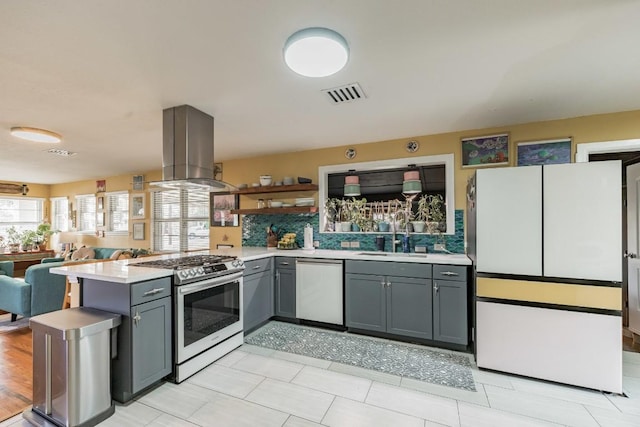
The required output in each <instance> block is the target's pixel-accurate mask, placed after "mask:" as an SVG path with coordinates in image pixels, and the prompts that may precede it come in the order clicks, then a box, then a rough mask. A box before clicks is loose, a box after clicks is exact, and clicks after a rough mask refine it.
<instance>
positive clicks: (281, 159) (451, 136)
mask: <svg viewBox="0 0 640 427" xmlns="http://www.w3.org/2000/svg"><path fill="white" fill-rule="evenodd" d="M504 132H508V133H509V139H510V144H511V147H510V156H509V157H510V160H511V164H512V165H514V164H515V148H516V143H517V142H521V141H531V140H543V139H552V138H559V137H568V136H570V137H572V138H573V151H574V153H575V148H576V144H578V143H584V142H602V141H615V140H622V139H636V138H640V110H637V111H629V112H621V113H612V114H602V115H594V116H585V117H577V118H571V119H562V120H552V121H546V122H535V123H527V124H521V125H511V126H502V127H496V128H488V129H472V130H465V131H459V132H450V133H444V134H437V135H424V136H417V137H411V136H407V137H405V138H401V139H394V140H388V141H379V142H369V143H362V144H358V145H345V146H339V147H332V148H324V149H317V150H307V151H297V152H290V153H279V154H272V155H267V156H260V157H250V158H242V159H233V160H227V161H224V162H223V179H224V181H226V182H229V183H231V184H241V183H247V184H249V185H250V184H251V183H253V182H259V176H260V175H264V174H270V175H272V176H273V178H274V180H281V179H282V177H283V176H292V177H294V178H296V177H298V176H304V177H308V178H312V179H313V182H315V183H317V182H318V167H319V166H326V165H334V164H348V163H357V162H365V161H373V160H387V159H396V158H405V157H412V156H416V157H417V156H426V155H435V154H447V153H454V155H455V192H456V196H455V200H456V203H455V204H456V206H455V207H456V209H464V207H465V189H466V182H467V179H468V177H469V176H471V175H472V174H473V171H474V169H473V168H471V169H463V168H462V166H461V150H460V138H465V137H471V136H482V135H491V134H495V133H504ZM411 139H415V140H417V141H418V142H419V143H420V149H419V150H418V151H417V152H415V153H413V154H411V153H408V152H407V151H406V150H405V144H406V142H407V141H409V140H411ZM349 147H353V148H356V150H357V156H356V157H355V158H354V159H353V160H348V159H346V158H345V156H344V152H345V150H346V149H347V148H349ZM142 174H144V176H145V181H156V180H160V179H161V178H162V174H161V171H160V169H158V170H156V171H151V172H143V173H142ZM105 179H106V181H107V182H106V186H107V191H123V190H128V191H129V192H130V193H131V192H132V190H131V181H132V175H121V176H113V177H106V178H105ZM17 184H22V183H17ZM29 189H30V191H29V196H30V197H43V198H47V197H64V196H66V197H68V198H69V200H70V201H71V202H73V203H74V205H75V199H74V197H75V196H76V195H79V194H90V193H95V191H96V183H95V180H85V181H77V182H70V183H65V184H55V185H50V186H48V185H39V184H29ZM145 190H148V187H147V185H146V184H145ZM302 196H307V197H310V196H315V197H317V194H309V193H298V194H296V193H285V194H278V193H275V194H264V195H256V196H243V197H241V199H240V207H243V208H248V207H255V205H256V202H257V199H258V198H264V199H267V198H270V197H271V198H273V199H293V198H295V197H302ZM145 201H146V212H147V215H146V219H145V220H144V223H145V240H133V239H132V227H133V226H132V225H131V226H130V229H129V235H128V236H116V237H112V236H108V237H104V238H97V237H95V236H88V235H83V236H82V243H84V244H87V245H90V246H103V247H134V248H149V247H150V245H151V244H150V238H149V237H150V229H149V224H150V214H149V212H150V211H149V206H150V195H149V193H148V192H147V197H146V199H145ZM46 205H47V208H46V212H45V218H47V217H48V214H49V209H50V207H49V204H48V203H47V204H46ZM133 222H138V221H131V223H133ZM54 243H55V241H54ZM218 243H231V244H234V245H235V246H236V247H238V246H241V244H242V234H241V227H213V228H212V229H211V247H212V248H215V247H216V244H218Z"/></svg>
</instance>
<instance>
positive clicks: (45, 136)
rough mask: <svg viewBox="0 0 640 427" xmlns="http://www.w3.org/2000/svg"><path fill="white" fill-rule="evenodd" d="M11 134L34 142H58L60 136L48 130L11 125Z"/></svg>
mask: <svg viewBox="0 0 640 427" xmlns="http://www.w3.org/2000/svg"><path fill="white" fill-rule="evenodd" d="M11 135H13V136H15V137H16V138H21V139H26V140H27V141H34V142H50V143H53V142H60V141H62V136H60V135H59V134H57V133H55V132H51V131H49V130H44V129H37V128H29V127H13V128H11Z"/></svg>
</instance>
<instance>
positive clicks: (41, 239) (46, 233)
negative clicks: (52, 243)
mask: <svg viewBox="0 0 640 427" xmlns="http://www.w3.org/2000/svg"><path fill="white" fill-rule="evenodd" d="M57 232H58V230H52V229H51V224H49V223H48V222H43V223H41V224H39V225H38V228H36V235H37V242H38V244H39V246H40V250H41V251H42V250H45V249H46V248H47V243H49V238H50V237H51V235H52V234H54V233H57Z"/></svg>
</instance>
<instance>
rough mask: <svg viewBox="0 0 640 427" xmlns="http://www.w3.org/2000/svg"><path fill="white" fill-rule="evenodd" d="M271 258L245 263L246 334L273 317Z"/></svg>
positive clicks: (244, 300)
mask: <svg viewBox="0 0 640 427" xmlns="http://www.w3.org/2000/svg"><path fill="white" fill-rule="evenodd" d="M271 262H272V260H271V258H267V259H261V260H255V261H247V262H245V270H244V271H245V273H244V277H243V288H242V289H243V296H242V297H243V304H242V306H243V314H242V315H243V319H244V326H243V329H244V333H245V334H247V333H248V332H251V331H252V330H253V329H255V328H256V327H258V326H260V325H261V324H263V323H264V322H266V321H267V320H269V319H270V318H271V317H272V316H273V297H274V290H273V273H272V268H271Z"/></svg>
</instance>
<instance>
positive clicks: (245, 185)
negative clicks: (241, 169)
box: [238, 184, 248, 190]
mask: <svg viewBox="0 0 640 427" xmlns="http://www.w3.org/2000/svg"><path fill="white" fill-rule="evenodd" d="M247 187H248V185H247V184H238V189H240V190H242V189H244V188H247Z"/></svg>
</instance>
